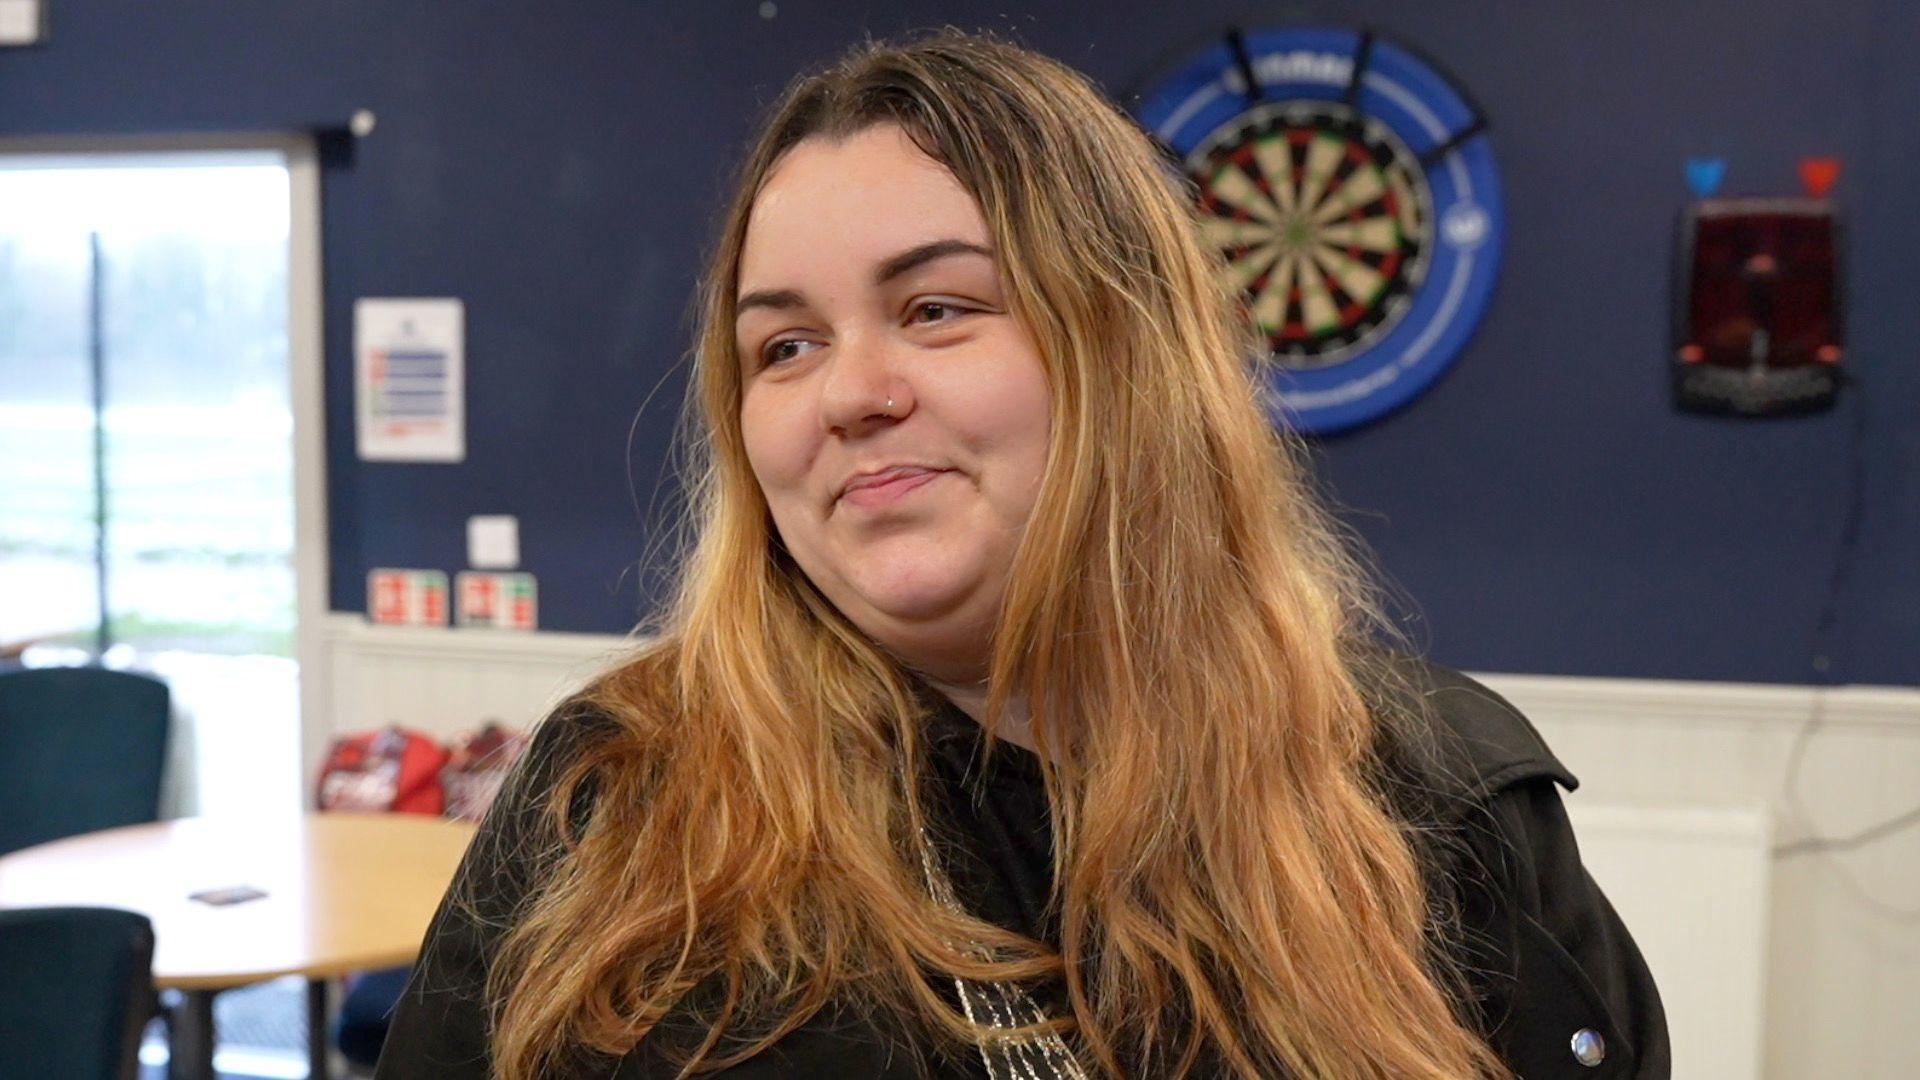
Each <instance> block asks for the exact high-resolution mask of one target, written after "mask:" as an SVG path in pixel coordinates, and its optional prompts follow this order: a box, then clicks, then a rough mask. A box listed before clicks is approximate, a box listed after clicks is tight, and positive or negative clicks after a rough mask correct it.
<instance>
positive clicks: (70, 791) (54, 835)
mask: <svg viewBox="0 0 1920 1080" xmlns="http://www.w3.org/2000/svg"><path fill="white" fill-rule="evenodd" d="M169 709H170V698H169V695H168V693H167V685H166V684H165V683H163V682H161V681H159V680H158V679H153V678H149V677H147V676H145V675H135V674H132V673H130V672H124V671H108V670H106V669H105V668H36V669H30V670H25V671H10V672H6V673H4V674H0V763H4V767H5V769H6V772H5V782H4V783H0V855H4V854H6V853H7V852H9V851H16V850H18V849H20V848H23V847H30V846H32V845H34V844H39V843H44V842H46V841H48V840H58V839H60V838H61V837H64V836H76V835H78V834H80V833H85V832H93V831H94V830H96V829H108V828H112V827H114V826H116V825H135V824H139V823H141V822H146V821H153V820H155V819H156V818H157V817H158V816H159V808H160V769H161V766H162V765H163V764H164V762H165V761H166V752H167V729H168V726H169V722H170V715H169ZM0 1075H7V1074H0Z"/></svg>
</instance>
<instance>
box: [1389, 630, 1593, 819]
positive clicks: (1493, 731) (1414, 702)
mask: <svg viewBox="0 0 1920 1080" xmlns="http://www.w3.org/2000/svg"><path fill="white" fill-rule="evenodd" d="M1368 681H1369V682H1370V683H1371V684H1372V686H1373V689H1374V693H1375V694H1376V698H1375V700H1376V702H1384V703H1387V705H1388V707H1387V708H1385V709H1384V710H1383V711H1382V714H1381V716H1380V719H1381V724H1382V729H1381V741H1382V746H1381V749H1380V752H1379V755H1378V756H1379V757H1380V758H1381V760H1382V764H1383V765H1384V766H1385V768H1386V770H1387V772H1388V774H1389V775H1390V776H1391V777H1392V778H1393V779H1395V780H1399V781H1403V782H1407V783H1410V784H1412V785H1413V786H1415V787H1416V788H1421V789H1425V790H1426V792H1427V793H1428V794H1429V795H1430V796H1434V797H1437V798H1436V802H1437V803H1438V805H1437V806H1435V807H1433V808H1432V809H1433V810H1434V811H1436V812H1440V811H1441V810H1442V808H1443V807H1449V806H1451V807H1454V808H1464V807H1467V806H1476V805H1484V804H1485V803H1486V802H1487V801H1488V800H1490V799H1492V798H1493V796H1495V795H1497V794H1499V793H1500V792H1501V791H1503V790H1505V789H1507V788H1510V787H1512V786H1514V785H1515V784H1519V783H1521V782H1523V781H1527V780H1534V779H1540V778H1548V779H1551V780H1553V781H1554V782H1556V783H1558V784H1559V785H1560V786H1561V787H1563V788H1565V789H1566V790H1568V791H1572V790H1574V789H1575V788H1577V787H1578V786H1579V784H1580V782H1579V780H1578V779H1577V778H1576V777H1575V776H1574V775H1573V773H1572V772H1571V771H1569V770H1568V769H1567V767H1566V766H1565V765H1563V764H1561V762H1560V759H1559V758H1557V757H1555V756H1554V754H1553V751H1552V750H1551V749H1549V748H1548V747H1547V742H1546V740H1545V739H1543V738H1542V737H1541V736H1540V732H1539V731H1538V730H1537V729H1535V728H1534V726H1533V723H1532V722H1531V721H1529V720H1528V719H1527V718H1526V716H1525V715H1524V714H1522V713H1521V712H1520V710H1519V709H1517V708H1515V707H1514V706H1513V704H1512V703H1511V702H1509V701H1508V700H1507V699H1506V698H1503V697H1501V696H1500V695H1499V694H1497V693H1494V692H1493V691H1492V690H1490V689H1488V688H1487V687H1486V686H1485V685H1483V684H1482V683H1480V682H1477V681H1476V680H1474V679H1472V678H1469V677H1468V676H1466V675H1463V674H1461V673H1460V672H1458V671H1455V670H1454V669H1452V668H1450V667H1447V666H1445V665H1443V664H1438V663H1435V662H1433V661H1431V660H1427V659H1425V658H1423V657H1418V656H1410V655H1406V654H1400V653H1391V654H1381V655H1380V657H1379V658H1378V660H1377V663H1376V664H1375V665H1374V667H1373V673H1372V677H1371V679H1369V680H1368ZM1449 816H1450V815H1449Z"/></svg>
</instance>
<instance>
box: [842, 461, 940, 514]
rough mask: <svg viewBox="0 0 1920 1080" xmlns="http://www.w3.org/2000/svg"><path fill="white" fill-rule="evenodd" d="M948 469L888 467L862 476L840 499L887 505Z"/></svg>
mask: <svg viewBox="0 0 1920 1080" xmlns="http://www.w3.org/2000/svg"><path fill="white" fill-rule="evenodd" d="M950 471H952V470H950V469H920V468H908V469H889V470H887V471H886V472H884V473H881V474H879V475H876V476H872V477H862V478H861V479H859V480H856V481H854V482H853V483H852V484H851V485H849V486H848V487H847V490H846V493H845V494H843V495H841V496H840V501H841V502H844V503H850V504H852V505H854V506H864V507H876V506H888V505H891V504H893V503H896V502H898V501H900V500H901V499H903V498H905V497H906V496H907V494H908V493H909V492H912V491H916V490H918V489H920V488H923V487H925V486H927V485H928V484H930V483H932V482H933V481H934V480H935V479H937V478H938V477H940V476H942V475H944V474H946V473H948V472H950Z"/></svg>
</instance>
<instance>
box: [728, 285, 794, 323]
mask: <svg viewBox="0 0 1920 1080" xmlns="http://www.w3.org/2000/svg"><path fill="white" fill-rule="evenodd" d="M805 303H806V301H804V300H802V299H800V294H799V293H797V292H795V291H794V290H792V289H755V290H754V291H753V292H750V293H747V294H745V295H743V296H742V297H740V299H738V300H736V301H734V303H733V312H734V315H735V316H739V315H742V314H745V313H746V311H747V310H748V309H749V308H773V309H774V310H776V311H779V310H784V309H787V308H797V307H801V306H803V305H804V304H805Z"/></svg>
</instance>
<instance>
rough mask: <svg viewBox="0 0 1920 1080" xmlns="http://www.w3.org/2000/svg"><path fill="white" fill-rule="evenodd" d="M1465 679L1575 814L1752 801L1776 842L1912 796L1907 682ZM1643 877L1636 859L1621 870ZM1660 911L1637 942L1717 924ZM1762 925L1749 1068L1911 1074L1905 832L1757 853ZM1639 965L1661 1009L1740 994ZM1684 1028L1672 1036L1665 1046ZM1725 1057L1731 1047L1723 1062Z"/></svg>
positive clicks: (1726, 984) (1847, 827) (1706, 977)
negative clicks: (1663, 990)
mask: <svg viewBox="0 0 1920 1080" xmlns="http://www.w3.org/2000/svg"><path fill="white" fill-rule="evenodd" d="M1477 677H1478V678H1480V679H1481V680H1482V681H1483V682H1485V683H1487V684H1488V685H1489V686H1491V687H1493V688H1494V689H1495V690H1497V691H1499V692H1500V693H1501V694H1503V695H1504V696H1506V697H1507V698H1508V700H1510V701H1512V702H1513V703H1514V704H1515V705H1516V706H1518V707H1519V708H1520V710H1521V711H1522V712H1525V713H1526V714H1527V715H1528V716H1529V717H1531V718H1532V719H1533V721H1534V723H1535V725H1536V726H1538V727H1539V728H1540V731H1541V733H1542V734H1543V735H1545V736H1546V738H1547V742H1548V743H1549V744H1550V745H1551V746H1552V747H1553V749H1554V752H1555V753H1556V754H1557V755H1558V756H1559V757H1560V759H1561V760H1562V761H1564V762H1565V763H1566V764H1567V767H1568V768H1570V769H1572V770H1573V772H1574V774H1575V775H1576V776H1578V777H1579V778H1580V781H1581V786H1580V790H1579V791H1578V792H1575V793H1574V794H1573V795H1571V796H1569V797H1568V800H1567V801H1568V805H1569V807H1570V808H1571V809H1572V812H1573V813H1574V814H1575V816H1576V820H1577V819H1578V817H1579V813H1580V810H1581V808H1582V807H1583V806H1584V805H1585V804H1600V805H1604V806H1607V807H1623V806H1624V807H1635V808H1671V809H1676V810H1681V809H1691V810H1712V809H1718V810H1725V811H1730V812H1740V811H1744V810H1747V809H1748V808H1751V807H1755V806H1758V807H1763V808H1765V809H1766V810H1767V812H1768V813H1769V816H1770V817H1771V818H1772V829H1773V831H1774V833H1775V842H1776V843H1790V842H1792V841H1795V840H1798V839H1801V838H1803V837H1806V836H1809V835H1825V836H1842V835H1847V834H1850V833H1853V832H1856V831H1858V830H1859V829H1862V828H1864V827H1866V826H1869V825H1872V824H1875V823H1877V822H1880V821H1884V820H1886V819H1888V818H1891V817H1894V816H1896V815H1898V814H1901V813H1903V812H1905V811H1908V810H1910V809H1912V808H1913V807H1914V806H1915V804H1917V803H1920V690H1916V689H1911V688H1893V687H1855V686H1848V687H1837V688H1832V689H1827V690H1819V689H1815V688H1812V687H1805V686H1763V685H1751V684H1742V683H1686V682H1663V681H1656V680H1627V679H1585V678H1563V677H1550V676H1538V675H1479V676H1477ZM1809 725H1812V727H1811V728H1809ZM1803 732H1809V734H1808V737H1807V739H1806V742H1805V749H1804V753H1803V755H1802V764H1801V768H1800V770H1799V776H1798V783H1797V785H1796V790H1797V791H1798V793H1799V794H1798V798H1799V803H1800V805H1801V806H1803V807H1804V808H1805V812H1806V813H1805V818H1806V820H1802V819H1801V818H1802V815H1800V814H1798V813H1796V812H1795V811H1794V809H1793V807H1792V805H1791V804H1790V802H1789V801H1788V798H1787V795H1786V785H1787V779H1788V763H1789V759H1790V757H1791V756H1792V751H1793V746H1794V743H1795V741H1796V738H1797V737H1798V736H1800V735H1801V734H1802V733H1803ZM1655 865H1656V866H1657V865H1658V864H1657V863H1656V864H1655ZM1606 869H1607V871H1608V872H1609V873H1611V874H1613V875H1615V880H1619V881H1621V887H1622V892H1623V896H1624V895H1626V891H1627V889H1628V888H1635V889H1637V888H1638V887H1639V886H1640V885H1641V884H1642V882H1641V881H1640V880H1637V879H1636V880H1635V881H1633V882H1632V884H1631V886H1629V885H1628V884H1627V882H1626V881H1625V880H1624V878H1623V877H1621V875H1623V874H1627V873H1633V871H1631V870H1623V869H1622V868H1620V867H1611V866H1610V867H1608V868H1606ZM1657 872H1658V871H1657V870H1655V869H1653V868H1649V869H1648V870H1647V872H1645V873H1641V874H1638V875H1637V878H1644V877H1648V876H1652V875H1654V874H1657ZM1595 876H1596V878H1598V877H1600V874H1599V872H1596V874H1595ZM1602 884H1603V886H1605V887H1608V888H1614V887H1615V886H1611V885H1607V884H1606V882H1605V881H1603V882H1602ZM1664 917H1665V919H1667V920H1669V922H1670V925H1668V926H1663V927H1660V928H1654V927H1651V926H1650V927H1648V930H1647V933H1646V936H1647V937H1648V939H1649V940H1650V941H1654V940H1659V939H1663V938H1668V937H1672V936H1674V935H1675V934H1676V933H1677V934H1711V933H1715V932H1719V931H1720V930H1721V929H1723V928H1721V927H1717V926H1714V925H1712V924H1711V923H1707V922H1703V921H1702V920H1704V919H1706V917H1707V916H1706V915H1705V913H1704V912H1702V911H1701V910H1699V909H1698V906H1697V905H1695V904H1692V903H1690V902H1687V901H1684V900H1683V901H1679V902H1676V903H1675V905H1674V906H1673V908H1672V910H1670V911H1669V912H1668V913H1667V914H1666V915H1665V916H1664ZM1648 921H1649V920H1648V918H1646V917H1642V918H1641V919H1640V922H1648ZM1630 925H1631V924H1630ZM1767 925H1768V931H1767V953H1766V957H1765V963H1764V971H1765V988H1764V995H1765V997H1764V1000H1765V1008H1764V1011H1763V1021H1762V1043H1761V1062H1762V1070H1761V1073H1760V1075H1762V1076H1764V1077H1767V1078H1768V1080H1786V1078H1793V1080H1798V1078H1801V1077H1806V1078H1810V1080H1812V1078H1825V1077H1833V1076H1849V1077H1852V1076H1858V1077H1869V1076H1871V1077H1895V1076H1914V1075H1916V1074H1917V1073H1920V1066H1916V1064H1915V1063H1916V1062H1920V1023H1916V1017H1915V1012H1914V1008H1915V1006H1914V1003H1915V1002H1920V829H1909V830H1906V831H1903V832H1900V833H1896V834H1894V835H1891V836H1887V837H1885V838H1883V839H1881V840H1879V841H1878V842H1875V843H1871V844H1867V845H1865V846H1862V847H1860V848H1858V849H1857V850H1853V851H1846V852H1832V853H1825V854H1803V855H1797V856H1792V857H1787V858H1779V859H1775V860H1773V861H1772V865H1771V887H1770V889H1769V895H1768V917H1767ZM1637 932H1638V929H1637V928H1636V933H1637ZM1655 975H1656V977H1658V978H1661V979H1662V980H1663V981H1664V982H1665V983H1666V984H1669V987H1670V988H1669V990H1668V996H1670V997H1672V998H1674V999H1675V1000H1676V1001H1685V1000H1690V999H1691V1000H1697V999H1698V998H1699V996H1700V995H1701V994H1702V993H1707V994H1713V993H1722V994H1725V995H1726V996H1727V997H1728V998H1729V999H1731V998H1734V997H1736V996H1739V995H1744V994H1745V993H1747V992H1748V988H1747V987H1745V986H1742V985H1739V983H1738V978H1737V977H1736V976H1735V975H1734V974H1732V973H1725V972H1714V971H1711V970H1703V969H1698V968H1693V967H1688V966H1686V965H1684V964H1683V965H1682V967H1681V968H1680V969H1679V970H1675V971H1669V972H1666V973H1662V972H1660V971H1658V970H1657V969H1656V972H1655ZM1683 980H1684V981H1686V985H1684V986H1683V985H1681V982H1682V981H1683ZM1687 1037H1688V1036H1687V1035H1681V1036H1678V1037H1677V1038H1676V1045H1679V1042H1680V1039H1684V1038H1687ZM1738 1053H1739V1051H1738V1049H1737V1048H1735V1049H1730V1050H1729V1051H1728V1056H1729V1057H1732V1056H1737V1054H1738ZM1680 1064H1681V1067H1680V1068H1679V1069H1676V1071H1675V1073H1674V1075H1675V1076H1677V1077H1691V1076H1719V1075H1723V1074H1722V1073H1720V1072H1717V1071H1709V1070H1710V1068H1712V1066H1709V1065H1707V1064H1704V1063H1703V1064H1702V1065H1701V1071H1699V1072H1692V1071H1687V1069H1686V1065H1685V1063H1680Z"/></svg>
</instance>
